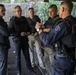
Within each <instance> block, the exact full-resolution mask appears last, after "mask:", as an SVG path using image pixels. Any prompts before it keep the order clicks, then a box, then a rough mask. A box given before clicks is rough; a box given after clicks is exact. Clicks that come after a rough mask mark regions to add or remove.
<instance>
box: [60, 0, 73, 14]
mask: <svg viewBox="0 0 76 75" xmlns="http://www.w3.org/2000/svg"><path fill="white" fill-rule="evenodd" d="M60 5H67V6H68V10H69V12H70V13H71V11H72V9H73V3H72V1H71V0H64V1H63V2H61V4H60Z"/></svg>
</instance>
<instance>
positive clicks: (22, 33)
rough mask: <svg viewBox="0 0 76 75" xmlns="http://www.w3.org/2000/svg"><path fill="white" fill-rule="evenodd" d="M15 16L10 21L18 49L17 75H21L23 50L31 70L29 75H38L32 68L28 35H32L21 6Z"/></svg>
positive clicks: (17, 8) (16, 10)
mask: <svg viewBox="0 0 76 75" xmlns="http://www.w3.org/2000/svg"><path fill="white" fill-rule="evenodd" d="M14 12H15V16H14V17H12V18H11V19H10V22H9V28H10V32H11V33H12V35H13V36H14V38H13V41H14V43H15V49H16V67H17V75H21V50H22V51H23V54H24V57H25V60H26V65H27V67H28V69H29V72H28V73H29V75H36V74H35V72H34V71H33V68H32V67H31V63H30V57H29V45H28V37H27V36H28V35H29V34H30V29H29V24H28V21H27V19H26V18H25V17H24V16H21V15H22V9H21V7H20V6H16V7H15V8H14Z"/></svg>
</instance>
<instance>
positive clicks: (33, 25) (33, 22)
mask: <svg viewBox="0 0 76 75" xmlns="http://www.w3.org/2000/svg"><path fill="white" fill-rule="evenodd" d="M27 20H28V23H29V26H30V28H31V33H35V32H36V29H35V25H36V22H40V18H39V17H38V16H36V15H35V16H34V17H33V19H31V18H30V17H28V18H27Z"/></svg>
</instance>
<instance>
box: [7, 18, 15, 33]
mask: <svg viewBox="0 0 76 75" xmlns="http://www.w3.org/2000/svg"><path fill="white" fill-rule="evenodd" d="M8 29H9V31H10V34H13V32H14V29H15V28H14V21H13V20H12V19H10V21H9V24H8Z"/></svg>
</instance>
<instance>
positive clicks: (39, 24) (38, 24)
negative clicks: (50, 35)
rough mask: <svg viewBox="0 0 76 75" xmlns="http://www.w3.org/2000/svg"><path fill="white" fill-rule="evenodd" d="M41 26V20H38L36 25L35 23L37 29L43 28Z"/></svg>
mask: <svg viewBox="0 0 76 75" xmlns="http://www.w3.org/2000/svg"><path fill="white" fill-rule="evenodd" d="M41 26H42V24H41V23H39V22H37V23H36V25H35V28H36V30H37V29H38V28H41Z"/></svg>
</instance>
